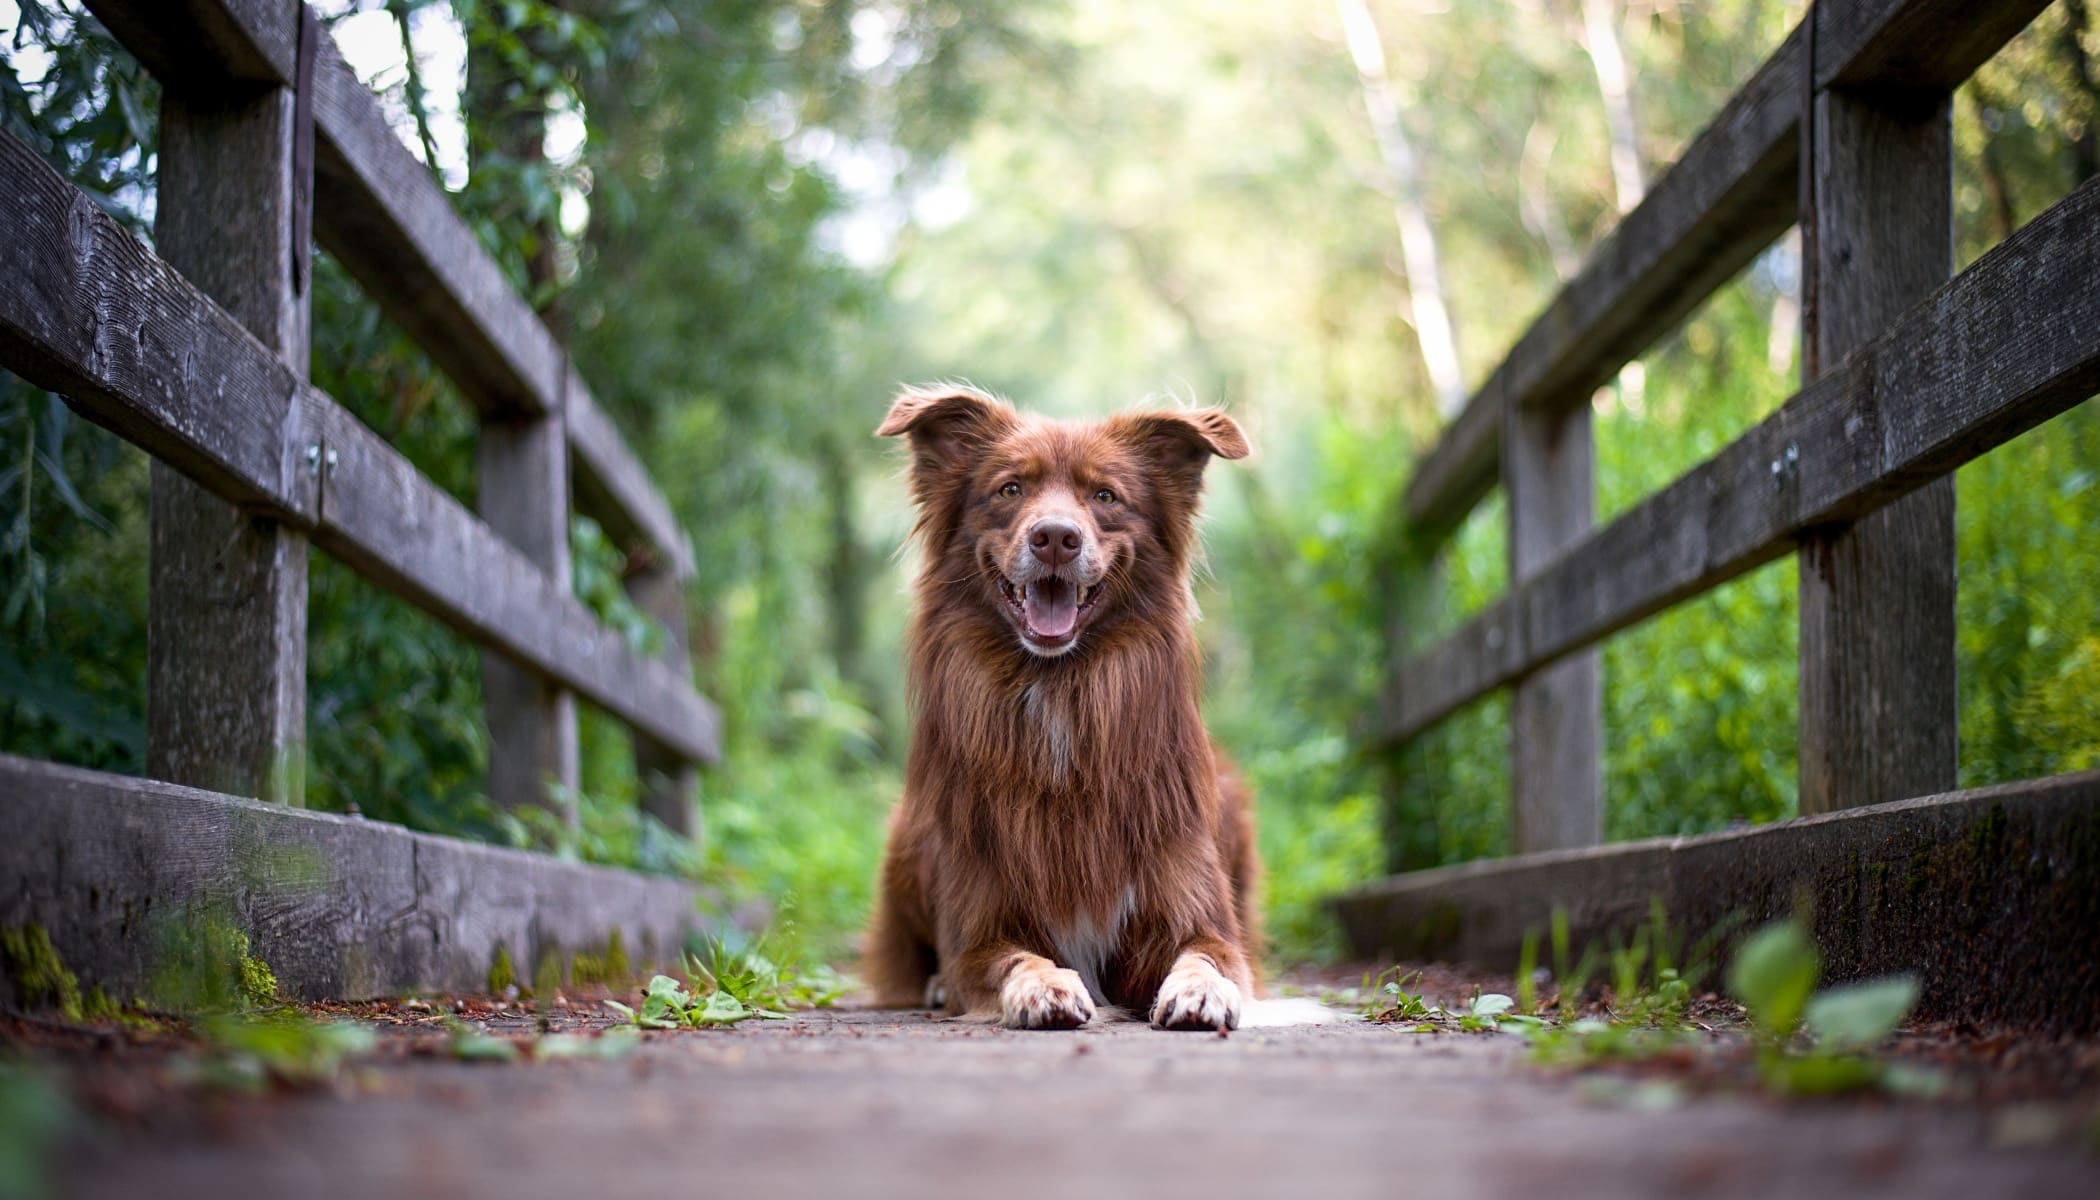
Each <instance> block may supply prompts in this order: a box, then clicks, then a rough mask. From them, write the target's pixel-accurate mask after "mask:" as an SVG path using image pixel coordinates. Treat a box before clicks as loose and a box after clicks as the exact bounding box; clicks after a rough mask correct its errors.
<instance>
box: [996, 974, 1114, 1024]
mask: <svg viewBox="0 0 2100 1200" xmlns="http://www.w3.org/2000/svg"><path fill="white" fill-rule="evenodd" d="M1093 1016H1094V1001H1093V998H1092V997H1090V996H1088V995H1087V994H1086V983H1085V982H1084V981H1083V980H1081V979H1080V978H1079V972H1077V971H1070V970H1066V969H1065V968H1063V967H1056V968H1053V969H1051V970H1048V971H1029V970H1021V971H1015V972H1014V973H1013V974H1012V975H1009V976H1007V978H1006V984H1005V986H1003V987H1001V988H1000V989H999V1023H1000V1024H1001V1025H1004V1026H1006V1027H1007V1028H1008V1029H1076V1028H1078V1027H1079V1026H1081V1025H1084V1024H1086V1023H1087V1022H1088V1021H1089V1020H1091V1019H1092V1018H1093Z"/></svg>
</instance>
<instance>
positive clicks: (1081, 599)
mask: <svg viewBox="0 0 2100 1200" xmlns="http://www.w3.org/2000/svg"><path fill="white" fill-rule="evenodd" d="M1086 594H1087V588H1085V587H1084V586H1082V587H1081V588H1080V589H1079V602H1080V603H1081V604H1085V603H1086Z"/></svg>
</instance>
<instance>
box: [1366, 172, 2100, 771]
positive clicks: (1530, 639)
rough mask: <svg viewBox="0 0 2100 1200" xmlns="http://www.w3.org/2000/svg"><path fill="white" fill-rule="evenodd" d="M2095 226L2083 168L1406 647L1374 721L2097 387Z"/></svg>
mask: <svg viewBox="0 0 2100 1200" xmlns="http://www.w3.org/2000/svg"><path fill="white" fill-rule="evenodd" d="M2096 229H2100V181H2088V182H2087V183H2085V184H2083V185H2081V186H2080V187H2079V188H2077V189H2076V190H2074V191H2073V192H2072V193H2071V194H2070V195H2069V196H2066V197H2065V198H2064V199H2063V200H2061V201H2059V202H2058V203H2057V204H2056V205H2055V206H2054V207H2052V208H2050V209H2049V210H2048V211H2047V212H2045V213H2043V214H2042V215H2041V216H2039V217H2036V218H2035V219H2034V220H2033V221H2032V222H2030V223H2029V224H2028V225H2027V226H2026V227H2025V228H2023V229H2021V230H2020V231H2019V232H2017V233H2015V234H2014V235H2013V236H2012V237H2010V238H2008V239H2007V240H2006V241H2005V242H2004V243H2002V244H2001V245H1999V246H1998V247H1996V248H1995V249H1993V250H1992V251H1991V252H1990V253H1988V254H1986V255H1984V256H1983V257H1982V258H1981V259H1979V260H1978V261H1977V262H1976V263H1975V264H1974V265H1972V266H1971V267H1970V268H1969V269H1968V270H1966V271H1964V272H1962V273H1961V274H1960V275H1959V276H1957V277H1955V278H1954V279H1953V280H1952V281H1950V282H1949V283H1947V284H1946V285H1945V286H1943V287H1941V288H1940V289H1939V290H1938V291H1936V292H1935V293H1934V294H1933V295H1932V296H1931V297H1930V298H1929V299H1927V300H1926V301H1924V302H1923V303H1921V304H1918V305H1916V306H1915V307H1913V308H1912V309H1911V310H1910V311H1909V312H1907V313H1905V314H1904V315H1903V316H1902V318H1901V319H1900V320H1898V321H1897V322H1896V323H1895V324H1894V326H1893V327H1892V328H1891V329H1890V330H1889V331H1888V332H1887V333H1885V334H1883V335H1882V336H1881V337H1879V338H1877V339H1875V340H1874V341H1873V342H1872V343H1870V344H1869V345H1867V346H1865V347H1862V348H1861V349H1860V350H1858V351H1856V352H1854V353H1853V354H1852V355H1851V356H1850V357H1848V358H1847V359H1845V360H1844V361H1843V362H1842V363H1840V364H1838V365H1837V366H1836V367H1834V368H1832V369H1831V370H1830V371H1828V372H1827V373H1826V374H1825V375H1823V376H1822V377H1821V378H1819V379H1817V380H1816V381H1815V382H1813V383H1810V384H1808V385H1807V386H1806V387H1804V388H1803V389H1802V390H1801V391H1800V392H1799V393H1797V394H1796V395H1795V396H1794V397H1793V398H1792V399H1790V400H1789V401H1787V403H1786V404H1785V405H1784V406H1782V407H1781V408H1780V409H1779V411H1777V412H1775V413H1773V414H1772V415H1771V416H1770V417H1767V418H1766V419H1765V420H1764V421H1762V422H1760V423H1759V424H1758V425H1757V426H1756V427H1755V428H1753V429H1751V430H1750V431H1749V432H1747V433H1745V434H1744V435H1743V436H1742V437H1740V438H1737V439H1736V440H1735V441H1734V442H1731V443H1730V444H1729V445H1728V446H1727V447H1725V448H1724V449H1723V450H1722V451H1721V452H1720V453H1719V454H1716V455H1715V456H1714V457H1713V458H1711V459H1709V460H1707V461H1706V462H1705V463H1703V464H1701V465H1700V466H1698V467H1696V468H1694V469H1693V470H1691V471H1689V472H1687V473H1686V474H1685V475H1683V476H1681V477H1680V478H1679V479H1678V480H1677V481H1676V482H1675V483H1672V484H1670V485H1669V486H1668V487H1666V488H1664V489H1663V490H1661V491H1660V492H1657V493H1656V494H1655V495H1653V496H1650V497H1649V498H1648V499H1647V500H1645V501H1642V502H1641V503H1640V504H1638V505H1636V506H1635V507H1634V508H1633V509H1631V510H1629V511H1628V512H1626V513H1625V514H1623V515H1622V516H1620V517H1619V519H1617V520H1615V521H1613V522H1612V523H1611V524H1609V525H1606V526H1605V527H1603V528H1602V529H1599V530H1597V531H1596V532H1594V533H1592V534H1591V535H1590V536H1589V537H1587V538H1585V539H1584V540H1583V541H1582V542H1581V543H1580V544H1578V545H1577V546H1575V547H1573V548H1571V549H1570V550H1569V551H1568V552H1567V553H1566V554H1564V555H1563V556H1562V557H1560V558H1559V559H1557V560H1556V561H1555V562H1554V563H1553V565H1552V566H1550V567H1548V568H1547V569H1546V570H1544V571H1543V572H1541V573H1540V574H1539V575H1538V576H1536V577H1534V578H1533V579H1531V580H1529V581H1527V582H1525V583H1522V584H1519V585H1517V586H1515V587H1513V588H1511V590H1510V592H1509V593H1508V594H1507V595H1505V596H1504V597H1503V598H1502V599H1501V600H1500V601H1498V602H1496V603H1495V604H1494V605H1493V606H1491V607H1490V608H1488V609H1487V610H1486V611H1484V612H1482V613H1481V614H1479V615H1478V616H1477V617H1475V618H1474V619H1473V620H1471V621H1469V622H1468V623H1467V624H1465V625H1464V626H1461V627H1460V628H1459V629H1458V631H1457V632H1455V633H1453V634H1452V635H1451V636H1450V637H1448V638H1446V639H1444V640H1443V641H1441V642H1439V643H1437V644H1436V645H1435V646H1433V647H1431V648H1430V649H1429V650H1428V651H1426V652H1425V653H1424V654H1422V655H1420V656H1418V657H1416V658H1415V659H1413V660H1411V661H1410V662H1409V663H1408V664H1407V665H1406V666H1405V667H1403V668H1402V671H1401V674H1400V677H1401V678H1402V679H1404V680H1406V683H1407V686H1405V687H1400V688H1394V689H1391V690H1389V691H1388V693H1387V695H1386V697H1385V702H1384V705H1383V709H1382V712H1381V717H1380V720H1381V724H1382V727H1383V729H1384V731H1385V734H1386V737H1387V738H1388V739H1389V740H1394V741H1398V740H1404V739H1406V738H1408V737H1411V736H1413V735H1414V734H1415V733H1418V732H1420V731H1421V730H1422V729H1424V728H1426V727H1427V726H1429V725H1430V724H1433V723H1434V722H1436V721H1438V720H1441V719H1442V718H1443V717H1444V716H1446V715H1448V714H1449V713H1451V712H1452V711H1454V710H1455V709H1457V708H1458V707H1459V706H1460V705H1462V704H1464V703H1466V702H1467V701H1469V700H1472V699H1474V698H1476V697H1478V696H1481V695H1484V694H1486V693H1487V692H1488V691H1491V690H1492V689H1494V688H1496V687H1499V686H1501V685H1503V684H1505V683H1508V682H1510V681H1511V680H1513V679H1515V678H1516V677H1517V676H1518V675H1520V674H1522V673H1524V672H1526V671H1530V670H1535V669H1537V668H1538V667H1540V666H1544V665H1545V664H1547V663H1549V662H1551V661H1553V660H1554V659H1556V658H1559V657H1560V656H1562V655H1565V654H1568V653H1570V652H1572V651H1574V650H1577V649H1580V648H1582V647H1584V646H1587V645H1589V644H1591V643H1593V642H1596V641H1599V640H1601V639H1603V638H1604V637H1607V636H1609V635H1610V634H1612V633H1614V632H1616V631H1618V630H1620V629H1624V628H1625V627H1627V626H1628V625H1631V624H1633V623H1634V622H1636V621H1639V620H1641V619H1642V618H1644V617H1647V616H1649V615H1651V614H1653V613H1656V612H1660V611H1661V610H1663V609H1665V608H1668V607H1669V606H1671V605H1672V604H1675V603H1677V602H1678V601H1681V600H1684V599H1687V598H1689V597H1691V596H1695V595H1698V594H1699V593H1701V592H1704V591H1707V590H1709V589H1710V588H1712V587H1714V586H1716V585H1717V584H1720V583H1724V582H1726V581H1728V580H1730V579H1733V578H1735V577H1737V576H1739V575H1741V574H1743V573H1745V572H1747V571H1749V570H1751V569H1753V568H1755V567H1758V566H1760V565H1762V564H1764V563H1766V562H1769V561H1771V560H1772V559H1774V558H1777V557H1779V556H1780V555H1782V554H1785V553H1787V552H1789V551H1791V550H1792V549H1793V547H1794V543H1795V539H1796V538H1797V537H1798V536H1800V535H1801V534H1803V533H1805V532H1807V531H1809V530H1811V529H1814V528H1817V527H1820V526H1828V525H1834V524H1843V523H1848V522H1852V521H1856V520H1858V519H1859V518H1861V517H1863V516H1865V515H1866V514H1868V513H1870V512H1872V511H1874V510H1875V509H1878V508H1881V507H1883V506H1884V505H1886V504H1888V503H1889V502H1890V501H1892V500H1894V499H1896V498H1898V497H1900V496H1903V495H1906V494H1908V493H1910V492H1913V491H1915V490H1917V489H1918V488H1919V487H1921V486H1923V485H1924V484H1926V483H1928V482H1930V481H1931V480H1934V479H1936V478H1938V477H1940V476H1942V475H1945V474H1948V473H1949V472H1951V471H1953V470H1954V469H1955V468H1956V467H1959V466H1960V465H1962V464H1963V463H1966V462H1969V461H1970V460H1972V459H1974V458H1976V457H1977V456H1978V455H1981V454H1983V453H1984V452H1985V451H1988V450H1991V449H1993V448H1995V447H1997V446H2000V445H2003V444H2004V443H2005V442H2007V441H2010V440H2011V439H2013V438H2015V437H2017V436H2019V435H2020V434H2022V433H2025V432H2026V431H2027V430H2029V429H2032V428H2033V427H2034V426H2036V425H2039V424H2041V423H2042V422H2043V421H2046V420H2048V419H2049V418H2050V417H2053V416H2055V415H2056V414H2058V413H2060V412H2062V411H2063V410H2065V409H2067V408H2069V407H2071V406H2072V405H2074V404H2077V403H2079V402H2080V401H2082V400H2085V399H2086V398H2087V397H2089V396H2091V395H2093V394H2094V393H2095V392H2100V236H2096V235H2095V233H2094V231H2095V230H2096ZM1789 447H1792V451H1793V452H1792V454H1791V455H1790V454H1789Z"/></svg>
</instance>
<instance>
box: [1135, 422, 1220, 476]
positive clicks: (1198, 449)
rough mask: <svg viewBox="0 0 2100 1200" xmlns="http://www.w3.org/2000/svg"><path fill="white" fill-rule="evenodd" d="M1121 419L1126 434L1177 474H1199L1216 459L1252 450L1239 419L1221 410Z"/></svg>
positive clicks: (1155, 459)
mask: <svg viewBox="0 0 2100 1200" xmlns="http://www.w3.org/2000/svg"><path fill="white" fill-rule="evenodd" d="M1122 420H1123V423H1124V436H1126V437H1128V438H1129V439H1130V440H1131V441H1132V442H1134V443H1135V444H1136V445H1137V446H1138V447H1139V448H1140V449H1141V450H1143V451H1144V452H1145V453H1146V454H1147V455H1148V456H1150V457H1151V458H1152V460H1153V461H1154V462H1156V463H1158V464H1159V465H1161V466H1162V467H1165V468H1166V469H1168V470H1169V471H1172V472H1174V473H1175V474H1178V475H1189V476H1200V475H1202V474H1203V468H1204V467H1206V466H1208V465H1209V464H1210V460H1211V459H1213V458H1245V457H1247V455H1248V454H1249V453H1251V452H1252V448H1251V447H1249V446H1248V445H1247V435H1246V433H1244V432H1243V431H1242V430H1241V429H1240V424H1239V422H1238V421H1235V420H1233V419H1232V418H1231V417H1228V416H1226V415H1225V413H1224V412H1223V411H1222V410H1220V409H1215V408H1197V409H1190V410H1189V411H1187V412H1166V413H1141V414H1139V415H1137V416H1134V417H1125V418H1123V419H1122Z"/></svg>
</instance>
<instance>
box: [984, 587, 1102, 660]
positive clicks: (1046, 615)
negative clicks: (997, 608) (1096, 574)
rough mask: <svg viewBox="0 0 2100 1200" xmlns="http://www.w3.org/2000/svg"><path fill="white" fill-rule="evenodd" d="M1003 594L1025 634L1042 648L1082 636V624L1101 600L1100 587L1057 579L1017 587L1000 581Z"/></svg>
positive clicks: (1062, 643)
mask: <svg viewBox="0 0 2100 1200" xmlns="http://www.w3.org/2000/svg"><path fill="white" fill-rule="evenodd" d="M999 594H1000V595H1001V596H1003V597H1005V599H1006V606H1007V607H1008V608H1011V609H1013V610H1014V615H1015V616H1018V617H1019V618H1021V630H1022V632H1023V633H1024V634H1025V635H1026V636H1027V638H1028V640H1029V641H1031V642H1033V643H1035V644H1036V645H1038V646H1045V647H1057V646H1063V645H1065V644H1067V643H1069V642H1070V641H1071V640H1072V639H1073V638H1075V637H1077V636H1078V635H1079V624H1080V621H1081V620H1083V619H1084V618H1085V616H1086V614H1087V613H1088V612H1090V611H1092V609H1093V607H1094V605H1095V604H1096V603H1097V602H1099V601H1100V599H1101V588H1100V586H1099V585H1095V586H1093V587H1089V586H1087V585H1085V584H1082V583H1076V582H1074V581H1072V580H1069V579H1060V578H1058V577H1057V576H1055V575H1046V576H1044V577H1043V578H1041V579H1034V580H1030V581H1029V582H1027V583H1025V584H1021V585H1019V586H1016V585H1015V584H1014V581H1013V580H1011V579H1008V578H1007V577H1006V576H1004V575H1001V576H1000V577H999Z"/></svg>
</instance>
